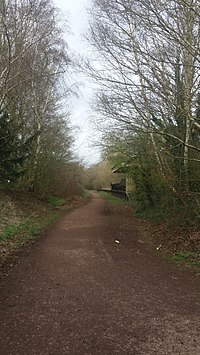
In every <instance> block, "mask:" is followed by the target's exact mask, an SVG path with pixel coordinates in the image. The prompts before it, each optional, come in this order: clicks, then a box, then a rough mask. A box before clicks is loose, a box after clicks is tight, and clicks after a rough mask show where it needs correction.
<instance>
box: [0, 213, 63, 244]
mask: <svg viewBox="0 0 200 355" xmlns="http://www.w3.org/2000/svg"><path fill="white" fill-rule="evenodd" d="M60 214H61V213H60V212H58V211H55V210H50V209H49V210H48V211H47V212H46V214H44V215H42V216H40V215H37V216H32V217H30V218H28V219H26V220H24V221H22V222H21V223H18V224H11V225H9V226H7V227H5V228H4V230H3V231H2V232H1V234H0V242H6V241H9V240H12V239H14V242H13V247H14V248H18V247H21V246H22V245H23V244H25V243H26V242H27V241H29V240H31V239H34V238H35V236H37V235H38V234H39V233H40V232H42V231H43V230H44V229H45V228H47V227H48V226H49V225H51V224H52V223H53V222H54V221H55V220H56V219H57V218H58V216H59V215H60ZM15 237H16V238H17V240H15Z"/></svg>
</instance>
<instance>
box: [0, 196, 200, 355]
mask: <svg viewBox="0 0 200 355" xmlns="http://www.w3.org/2000/svg"><path fill="white" fill-rule="evenodd" d="M115 240H117V241H119V243H117V242H115ZM199 296H200V285H199V279H198V277H196V276H194V275H192V274H191V273H190V272H187V271H181V269H180V268H177V267H175V266H174V265H171V264H169V263H167V262H165V261H164V260H162V259H160V257H159V256H158V255H157V254H156V253H155V252H154V251H153V249H152V246H151V244H150V243H149V240H148V235H147V233H146V232H145V231H144V228H143V227H142V225H141V222H140V221H138V220H137V219H134V218H131V217H130V216H129V215H127V214H123V213H121V212H120V208H119V209H117V208H116V209H115V208H114V209H113V210H112V209H110V210H109V208H107V207H106V205H105V202H104V201H103V200H102V199H101V197H99V196H98V195H96V194H93V196H92V199H91V201H90V202H89V203H88V204H87V205H85V206H82V207H80V208H77V209H76V210H74V211H72V212H71V213H70V214H68V215H66V216H65V217H64V218H62V220H60V221H59V222H58V223H57V224H56V225H55V226H54V227H53V228H52V229H51V230H49V231H48V233H47V234H46V235H44V236H43V237H41V239H40V240H39V241H38V242H37V243H36V244H35V245H34V246H33V247H32V249H31V250H27V251H25V252H24V254H23V255H22V257H21V262H20V263H18V264H17V265H16V266H15V267H14V269H13V270H12V272H11V273H10V275H9V276H8V277H7V278H6V279H4V281H3V283H2V284H1V295H0V320H1V323H0V337H1V338H0V354H1V355H11V354H12V355H33V354H34V355H36V354H38V355H64V354H69V355H96V354H99V355H115V354H119V355H130V354H136V355H137V354H138V355H140V354H144V355H151V354H155V355H162V354H165V355H168V354H180V355H199V354H200V297H199Z"/></svg>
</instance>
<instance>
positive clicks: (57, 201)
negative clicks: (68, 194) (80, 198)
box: [47, 196, 67, 207]
mask: <svg viewBox="0 0 200 355" xmlns="http://www.w3.org/2000/svg"><path fill="white" fill-rule="evenodd" d="M47 202H48V203H49V204H50V205H51V206H55V207H56V206H63V205H66V204H67V200H65V199H64V198H60V197H53V196H50V197H48V198H47Z"/></svg>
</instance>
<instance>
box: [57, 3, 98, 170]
mask: <svg viewBox="0 0 200 355" xmlns="http://www.w3.org/2000/svg"><path fill="white" fill-rule="evenodd" d="M54 3H55V5H56V7H58V8H60V9H61V11H62V13H63V16H65V17H66V19H67V20H68V21H69V25H70V32H71V34H69V33H66V41H67V43H68V44H69V47H70V49H71V51H73V52H76V53H79V54H82V55H87V54H88V52H89V50H90V49H89V47H88V45H87V44H86V43H85V42H84V41H83V38H82V34H83V33H84V32H85V31H86V30H87V26H88V16H87V11H86V8H89V7H90V0H54ZM75 80H76V81H77V82H80V83H81V85H80V89H79V90H80V97H79V99H78V100H77V99H76V100H75V99H74V100H73V109H72V115H71V122H72V124H73V125H77V126H79V130H78V131H77V134H76V143H75V153H77V154H78V155H79V156H80V158H83V159H84V162H85V163H87V164H93V163H96V162H98V161H99V159H100V154H99V151H98V149H97V148H94V147H93V146H91V145H92V144H91V141H92V137H93V136H94V134H95V132H93V131H92V127H91V124H90V122H89V121H90V119H89V116H90V115H91V109H90V106H89V101H90V99H91V96H92V89H91V84H89V82H88V81H87V78H83V77H82V76H77V77H76V78H75Z"/></svg>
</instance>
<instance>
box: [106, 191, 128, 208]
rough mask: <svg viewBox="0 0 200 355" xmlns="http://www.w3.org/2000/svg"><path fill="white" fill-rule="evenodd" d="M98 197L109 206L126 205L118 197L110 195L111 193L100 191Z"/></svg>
mask: <svg viewBox="0 0 200 355" xmlns="http://www.w3.org/2000/svg"><path fill="white" fill-rule="evenodd" d="M99 195H100V196H102V197H103V198H104V199H105V200H106V201H107V202H108V203H109V204H110V205H127V204H128V202H127V201H126V200H125V199H123V198H120V197H117V196H114V195H112V193H111V192H105V191H101V192H99Z"/></svg>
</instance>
